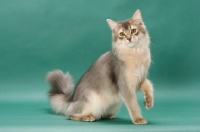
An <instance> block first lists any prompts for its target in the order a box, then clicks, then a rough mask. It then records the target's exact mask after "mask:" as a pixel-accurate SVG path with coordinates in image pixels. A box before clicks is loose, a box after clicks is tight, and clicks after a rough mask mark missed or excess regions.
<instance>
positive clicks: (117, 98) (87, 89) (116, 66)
mask: <svg viewBox="0 0 200 132" xmlns="http://www.w3.org/2000/svg"><path fill="white" fill-rule="evenodd" d="M107 23H108V25H109V27H110V29H111V30H112V50H111V51H108V52H106V53H105V54H103V55H101V56H100V57H99V58H98V59H97V60H96V61H95V62H94V63H93V64H92V66H91V67H90V68H89V69H88V70H87V71H86V72H85V73H84V74H83V76H82V77H81V79H80V80H79V81H78V83H77V84H76V86H74V83H73V80H72V77H71V75H70V74H69V73H68V72H67V73H66V74H64V73H63V72H62V71H61V70H54V71H52V72H49V73H48V74H47V81H48V82H49V83H50V85H51V89H50V91H49V98H50V105H51V107H52V109H53V111H55V113H60V114H64V115H66V116H67V117H68V118H70V119H72V120H81V121H95V120H99V119H102V118H108V119H113V118H115V115H116V113H117V112H118V109H119V108H120V105H121V104H122V102H124V103H125V105H126V107H127V109H128V111H129V114H130V117H131V119H132V122H133V123H134V124H147V123H148V122H147V120H146V119H145V118H143V117H142V115H141V111H140V107H139V105H138V102H137V97H136V91H137V90H140V91H142V92H143V93H144V100H145V101H144V105H145V107H146V108H147V109H150V108H151V107H152V106H153V86H152V84H151V82H150V81H149V80H148V79H147V78H146V75H147V72H148V68H149V66H150V62H151V57H150V48H149V45H150V37H149V34H148V32H147V30H146V27H145V25H144V22H143V21H142V16H141V12H140V10H136V12H135V13H134V14H133V16H132V18H130V19H128V20H126V21H122V22H115V21H113V20H111V19H107Z"/></svg>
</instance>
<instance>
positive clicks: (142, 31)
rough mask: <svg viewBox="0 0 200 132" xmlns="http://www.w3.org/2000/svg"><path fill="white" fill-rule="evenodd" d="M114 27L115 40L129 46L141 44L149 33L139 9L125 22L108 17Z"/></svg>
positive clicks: (112, 27) (111, 26)
mask: <svg viewBox="0 0 200 132" xmlns="http://www.w3.org/2000/svg"><path fill="white" fill-rule="evenodd" d="M107 22H108V24H109V26H110V28H111V29H112V36H113V42H114V43H115V44H123V45H126V46H128V47H134V46H135V45H139V44H140V43H141V42H142V41H143V39H145V36H146V34H147V31H146V28H145V25H144V23H143V22H142V17H141V13H140V11H139V10H137V11H136V12H135V13H134V15H133V17H132V18H131V19H129V20H127V21H124V22H115V21H113V20H110V19H107Z"/></svg>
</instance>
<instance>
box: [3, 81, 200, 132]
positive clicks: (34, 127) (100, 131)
mask: <svg viewBox="0 0 200 132" xmlns="http://www.w3.org/2000/svg"><path fill="white" fill-rule="evenodd" d="M11 86H12V85H4V89H1V91H0V131H1V132H26V131H28V132H36V131H37V132H55V131H59V132H70V131H73V132H74V131H77V132H78V131H81V132H95V131H97V132H106V131H108V132H112V131H114V132H129V131H130V132H132V131H134V132H137V131H141V132H149V131H151V132H170V131H175V132H179V131H180V132H192V131H200V112H199V111H200V102H199V99H200V97H199V95H198V94H199V92H200V91H199V90H198V91H197V90H193V89H197V87H198V85H194V86H193V87H191V88H190V89H188V88H187V89H186V87H187V86H182V87H183V90H181V91H180V90H179V91H178V90H176V87H179V86H176V87H175V86H174V87H173V90H172V87H171V88H170V91H168V90H167V87H168V86H167V85H165V86H164V87H163V88H162V90H163V89H164V90H163V91H160V90H156V91H155V102H154V107H153V108H152V109H151V110H146V109H145V108H144V106H143V95H142V93H140V92H138V102H139V104H140V107H141V110H142V114H143V116H144V117H145V118H146V119H147V120H148V122H149V123H148V124H147V125H134V124H132V122H131V119H130V117H129V114H128V112H127V110H126V107H125V106H124V105H122V107H121V109H120V111H119V113H118V114H117V117H116V118H115V119H112V120H99V121H95V122H80V121H73V120H69V119H67V118H66V117H65V116H63V115H56V114H54V113H53V112H52V110H51V108H50V106H49V102H48V98H47V89H48V87H47V85H39V84H38V85H35V86H37V89H40V90H33V91H32V92H31V91H30V90H25V87H26V88H27V89H28V88H31V87H32V85H31V84H24V85H23V87H22V85H20V84H16V85H15V87H18V88H17V89H18V90H16V91H12V92H11V91H10V90H11V88H10V87H11ZM157 89H158V88H157ZM177 89H178V88H177Z"/></svg>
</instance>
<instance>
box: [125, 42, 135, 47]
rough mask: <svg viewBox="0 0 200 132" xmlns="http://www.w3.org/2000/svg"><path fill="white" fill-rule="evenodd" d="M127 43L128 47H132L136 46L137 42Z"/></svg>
mask: <svg viewBox="0 0 200 132" xmlns="http://www.w3.org/2000/svg"><path fill="white" fill-rule="evenodd" d="M126 45H127V46H128V47H130V48H132V47H134V46H135V45H136V43H134V42H131V43H127V44H126Z"/></svg>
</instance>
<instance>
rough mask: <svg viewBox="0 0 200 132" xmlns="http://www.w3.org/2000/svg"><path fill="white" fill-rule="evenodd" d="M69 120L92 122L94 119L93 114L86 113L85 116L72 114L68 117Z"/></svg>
mask: <svg viewBox="0 0 200 132" xmlns="http://www.w3.org/2000/svg"><path fill="white" fill-rule="evenodd" d="M69 118H70V119H71V120H77V121H88V122H93V121H95V118H94V116H93V115H86V116H77V115H73V116H70V117H69Z"/></svg>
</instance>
